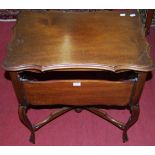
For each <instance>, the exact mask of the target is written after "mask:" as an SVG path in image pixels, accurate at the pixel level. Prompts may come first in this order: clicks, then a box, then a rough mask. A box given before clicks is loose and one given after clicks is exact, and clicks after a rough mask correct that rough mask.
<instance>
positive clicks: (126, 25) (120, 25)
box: [3, 11, 154, 71]
mask: <svg viewBox="0 0 155 155" xmlns="http://www.w3.org/2000/svg"><path fill="white" fill-rule="evenodd" d="M8 51H9V52H8V55H7V57H6V59H5V61H4V64H3V67H4V68H5V69H6V70H9V71H17V70H23V69H37V70H41V71H45V70H51V69H66V68H70V69H75V68H76V69H77V68H83V69H88V68H90V69H105V70H111V71H120V70H123V69H132V70H138V71H150V70H152V69H153V68H154V63H153V62H152V59H151V58H150V56H149V45H148V43H147V42H146V39H145V36H144V29H143V26H142V24H141V21H140V18H139V15H138V14H136V16H135V17H130V14H129V13H126V16H124V17H122V16H120V13H118V12H111V11H97V12H63V11H49V12H46V13H45V12H44V13H36V12H30V11H23V12H22V13H21V14H20V16H19V18H18V22H17V25H16V26H15V28H14V34H13V37H12V42H11V43H10V45H9V47H8Z"/></svg>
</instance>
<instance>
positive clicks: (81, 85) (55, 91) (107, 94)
mask: <svg viewBox="0 0 155 155" xmlns="http://www.w3.org/2000/svg"><path fill="white" fill-rule="evenodd" d="M133 83H134V82H131V81H130V82H112V81H104V80H78V79H77V80H51V81H43V82H34V81H30V82H29V81H25V82H24V83H23V85H24V91H25V94H26V96H27V101H28V102H29V103H30V104H32V105H56V104H57V105H61V104H63V105H74V106H80V105H83V106H84V105H103V103H104V105H119V106H123V105H127V104H128V103H129V102H130V97H131V92H132V88H133ZM74 85H75V86H74ZM76 85H77V86H76ZM79 94H80V95H79Z"/></svg>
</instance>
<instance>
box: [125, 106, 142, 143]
mask: <svg viewBox="0 0 155 155" xmlns="http://www.w3.org/2000/svg"><path fill="white" fill-rule="evenodd" d="M130 110H131V116H130V118H129V120H128V121H127V123H126V124H125V127H124V130H123V137H122V138H123V142H126V141H128V135H127V130H128V129H129V128H130V127H131V126H132V125H133V124H134V123H136V121H137V120H138V117H139V104H135V105H130Z"/></svg>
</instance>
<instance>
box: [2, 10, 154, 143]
mask: <svg viewBox="0 0 155 155" xmlns="http://www.w3.org/2000/svg"><path fill="white" fill-rule="evenodd" d="M149 52H150V48H149V45H148V43H147V41H146V39H145V33H144V28H143V25H142V23H141V21H140V17H139V15H138V14H136V15H135V16H133V15H131V14H130V13H128V12H127V13H126V15H125V16H122V15H120V13H118V12H110V11H97V12H82V13H81V12H63V11H49V12H31V11H23V12H22V13H21V14H20V15H19V17H18V21H17V24H16V26H15V27H14V29H13V35H12V40H11V42H10V43H9V45H8V54H7V56H6V58H5V60H4V63H3V67H4V69H5V70H6V71H8V72H9V73H10V76H11V79H12V83H13V86H14V89H15V92H16V95H17V98H18V101H19V118H20V120H21V122H22V123H23V124H24V125H25V126H26V127H27V128H28V129H29V130H30V132H31V136H30V141H31V142H33V143H35V131H37V130H38V129H40V128H41V127H42V126H44V125H45V124H47V123H49V122H50V121H52V120H53V119H55V118H57V117H58V116H60V115H62V114H64V113H66V112H68V111H70V110H72V109H75V110H76V111H77V112H80V111H81V110H88V111H90V112H92V113H94V114H96V115H98V116H99V117H102V118H103V119H105V120H107V121H109V122H110V123H112V124H113V125H115V126H117V127H118V128H120V129H122V130H123V142H125V141H127V140H128V137H127V130H128V129H129V128H130V127H131V126H132V125H133V124H134V123H135V122H136V121H137V119H138V116H139V98H140V95H141V92H142V89H143V86H144V83H145V79H146V76H147V73H148V72H149V71H151V70H153V69H154V67H155V65H154V63H153V61H152V59H151V57H150V55H149ZM42 106H47V108H48V107H50V106H51V107H59V108H61V110H59V111H56V112H54V113H51V114H50V115H49V116H48V117H47V118H46V119H45V120H43V121H41V122H39V123H36V124H32V123H31V121H30V120H29V118H28V117H27V110H28V109H29V108H33V107H40V108H41V107H42ZM103 107H110V108H115V107H123V108H124V109H125V108H128V109H129V110H130V112H131V116H130V117H129V120H128V121H127V122H125V123H124V122H121V121H118V120H116V119H114V118H112V117H111V116H110V115H108V114H107V113H106V112H104V111H103V110H101V109H102V108H103ZM40 112H41V111H40ZM66 121H67V120H66Z"/></svg>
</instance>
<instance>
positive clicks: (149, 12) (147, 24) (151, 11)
mask: <svg viewBox="0 0 155 155" xmlns="http://www.w3.org/2000/svg"><path fill="white" fill-rule="evenodd" d="M153 14H154V9H148V10H147V17H146V22H145V29H146V30H145V34H146V35H148V34H149V33H150V26H151V24H152V19H153Z"/></svg>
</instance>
